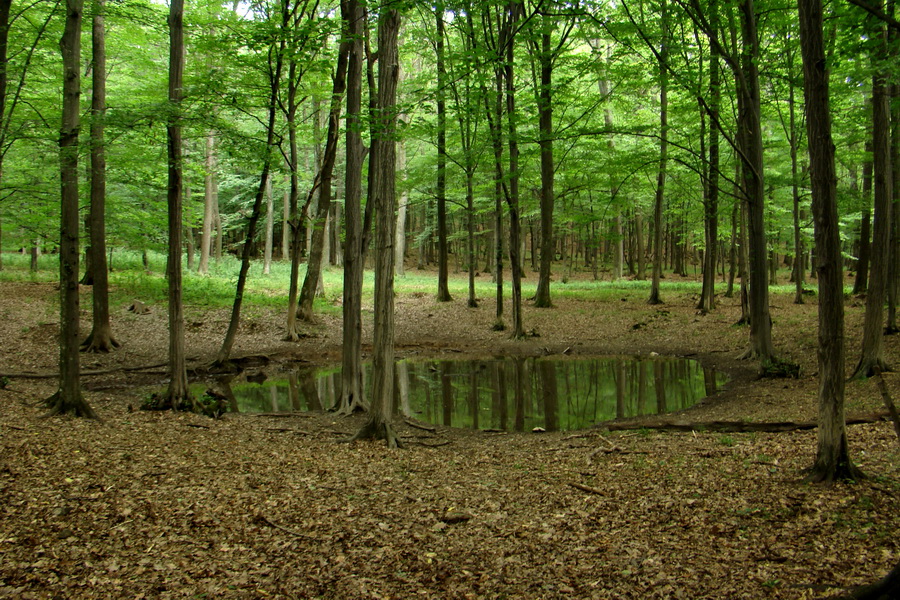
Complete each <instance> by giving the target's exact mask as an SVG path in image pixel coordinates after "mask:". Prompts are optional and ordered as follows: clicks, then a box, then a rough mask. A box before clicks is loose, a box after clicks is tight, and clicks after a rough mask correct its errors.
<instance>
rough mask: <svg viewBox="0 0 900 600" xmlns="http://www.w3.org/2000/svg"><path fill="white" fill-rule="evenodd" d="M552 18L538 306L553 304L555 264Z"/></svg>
mask: <svg viewBox="0 0 900 600" xmlns="http://www.w3.org/2000/svg"><path fill="white" fill-rule="evenodd" d="M552 27H553V22H552V21H551V17H550V16H548V15H543V16H542V18H541V48H540V52H539V53H538V56H539V60H540V70H541V81H540V89H539V90H538V129H539V134H538V136H539V142H538V144H539V146H540V150H541V203H540V204H541V266H540V272H539V275H538V284H537V291H536V293H535V296H534V306H535V307H536V308H550V306H552V303H551V301H550V275H551V272H550V271H551V269H552V267H553V257H554V254H555V253H554V251H553V247H554V243H555V242H554V236H553V204H554V202H555V200H556V199H555V197H554V193H553V179H554V176H555V173H554V170H553V103H552V93H553V50H552V47H551V39H550V34H551V31H552Z"/></svg>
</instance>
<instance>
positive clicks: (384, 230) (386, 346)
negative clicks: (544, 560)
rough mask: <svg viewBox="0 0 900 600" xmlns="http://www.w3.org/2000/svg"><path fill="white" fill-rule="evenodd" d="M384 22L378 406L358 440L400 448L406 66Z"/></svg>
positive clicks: (387, 17) (395, 20) (375, 369)
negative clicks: (397, 258)
mask: <svg viewBox="0 0 900 600" xmlns="http://www.w3.org/2000/svg"><path fill="white" fill-rule="evenodd" d="M382 10H383V11H384V13H383V14H382V15H381V18H380V19H379V22H378V104H377V110H376V112H375V117H376V125H377V129H376V133H377V136H378V139H379V143H380V148H379V154H378V161H377V162H376V163H375V164H372V162H371V161H370V162H369V177H370V178H372V177H374V178H375V185H374V187H373V190H374V192H375V194H374V196H373V197H372V198H370V201H371V202H374V203H375V215H376V227H375V319H374V320H375V323H374V335H373V343H372V406H371V409H370V411H369V419H368V421H367V422H366V424H365V425H363V427H362V429H360V431H359V432H357V434H356V435H355V436H354V439H365V438H376V439H383V440H385V441H386V442H387V445H388V447H393V448H396V447H399V446H400V445H401V443H400V439H399V438H398V437H397V435H396V433H395V432H394V428H393V426H392V424H391V421H392V419H393V413H394V250H393V244H394V234H395V232H394V225H395V224H396V221H395V215H394V209H395V205H396V199H395V197H394V195H395V193H396V181H395V176H396V172H395V171H396V154H397V152H396V120H397V113H396V101H397V82H398V79H399V74H400V60H399V51H398V44H397V35H398V32H399V30H400V13H399V12H398V11H397V10H396V9H395V8H392V7H391V5H387V6H384V7H383V9H382Z"/></svg>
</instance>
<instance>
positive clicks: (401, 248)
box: [394, 115, 409, 277]
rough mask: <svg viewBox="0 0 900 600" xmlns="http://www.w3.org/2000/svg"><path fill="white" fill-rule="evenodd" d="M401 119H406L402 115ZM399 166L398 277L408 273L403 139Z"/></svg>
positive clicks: (395, 267) (407, 195)
mask: <svg viewBox="0 0 900 600" xmlns="http://www.w3.org/2000/svg"><path fill="white" fill-rule="evenodd" d="M400 119H401V120H402V121H404V122H405V121H406V119H405V118H404V117H403V116H402V115H401V117H400ZM397 168H398V169H399V170H400V178H401V180H402V181H403V183H404V185H403V189H402V190H401V192H400V203H399V205H398V206H397V240H396V241H395V242H394V273H395V274H396V275H397V277H404V276H405V275H406V267H405V265H404V262H405V261H406V212H407V207H408V206H409V192H407V190H406V144H405V143H404V142H403V140H400V141H399V142H398V143H397Z"/></svg>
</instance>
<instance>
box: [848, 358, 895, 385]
mask: <svg viewBox="0 0 900 600" xmlns="http://www.w3.org/2000/svg"><path fill="white" fill-rule="evenodd" d="M890 370H891V368H890V367H889V366H888V365H887V363H886V362H884V359H883V358H867V357H865V356H864V357H863V358H861V359H859V364H857V365H856V370H854V371H853V375H851V376H850V381H862V380H863V379H868V378H869V377H874V376H875V375H877V374H878V373H883V372H885V371H890Z"/></svg>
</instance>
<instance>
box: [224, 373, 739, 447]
mask: <svg viewBox="0 0 900 600" xmlns="http://www.w3.org/2000/svg"><path fill="white" fill-rule="evenodd" d="M370 369H371V365H367V366H366V379H368V378H369V377H368V375H369V372H370ZM395 377H396V378H397V382H396V383H397V385H396V386H395V389H396V394H397V398H396V402H395V406H396V407H397V410H398V411H399V412H400V413H402V414H403V415H405V416H409V417H413V418H416V419H419V420H421V421H425V422H428V423H432V424H435V425H444V426H448V427H464V428H471V429H488V430H502V431H507V430H513V431H525V430H530V429H532V428H535V427H540V428H543V429H546V430H548V431H556V430H570V429H581V428H584V427H588V426H590V425H593V424H595V423H599V422H601V421H606V420H609V419H614V418H623V417H633V416H639V415H647V414H661V413H666V412H673V411H678V410H683V409H685V408H689V407H690V406H692V405H693V404H694V403H696V402H697V401H698V400H699V399H701V398H703V397H705V396H708V395H711V394H714V393H715V392H716V390H717V388H718V387H719V386H721V385H722V384H723V383H724V381H725V378H724V377H723V376H722V375H720V374H717V373H716V372H715V371H714V370H713V369H709V368H703V366H702V365H700V363H698V362H697V361H693V360H688V359H675V358H662V357H655V358H646V359H645V358H635V359H629V358H599V359H588V360H584V359H581V360H575V359H564V360H559V359H553V358H497V359H486V360H475V361H461V360H460V361H450V360H442V361H420V360H406V361H401V362H398V363H397V364H396V369H395ZM340 386H341V378H340V370H339V368H332V369H320V370H310V369H299V370H297V371H294V372H292V373H290V374H289V375H288V376H287V378H286V379H282V380H277V379H269V380H267V381H266V382H264V383H263V384H253V383H240V384H238V383H231V384H230V385H227V387H228V388H229V389H228V390H227V392H223V393H224V395H225V396H226V398H229V404H230V406H231V409H232V410H235V411H239V412H289V411H319V410H323V409H327V408H330V407H332V406H333V404H334V403H335V401H336V400H337V399H339V398H340Z"/></svg>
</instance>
